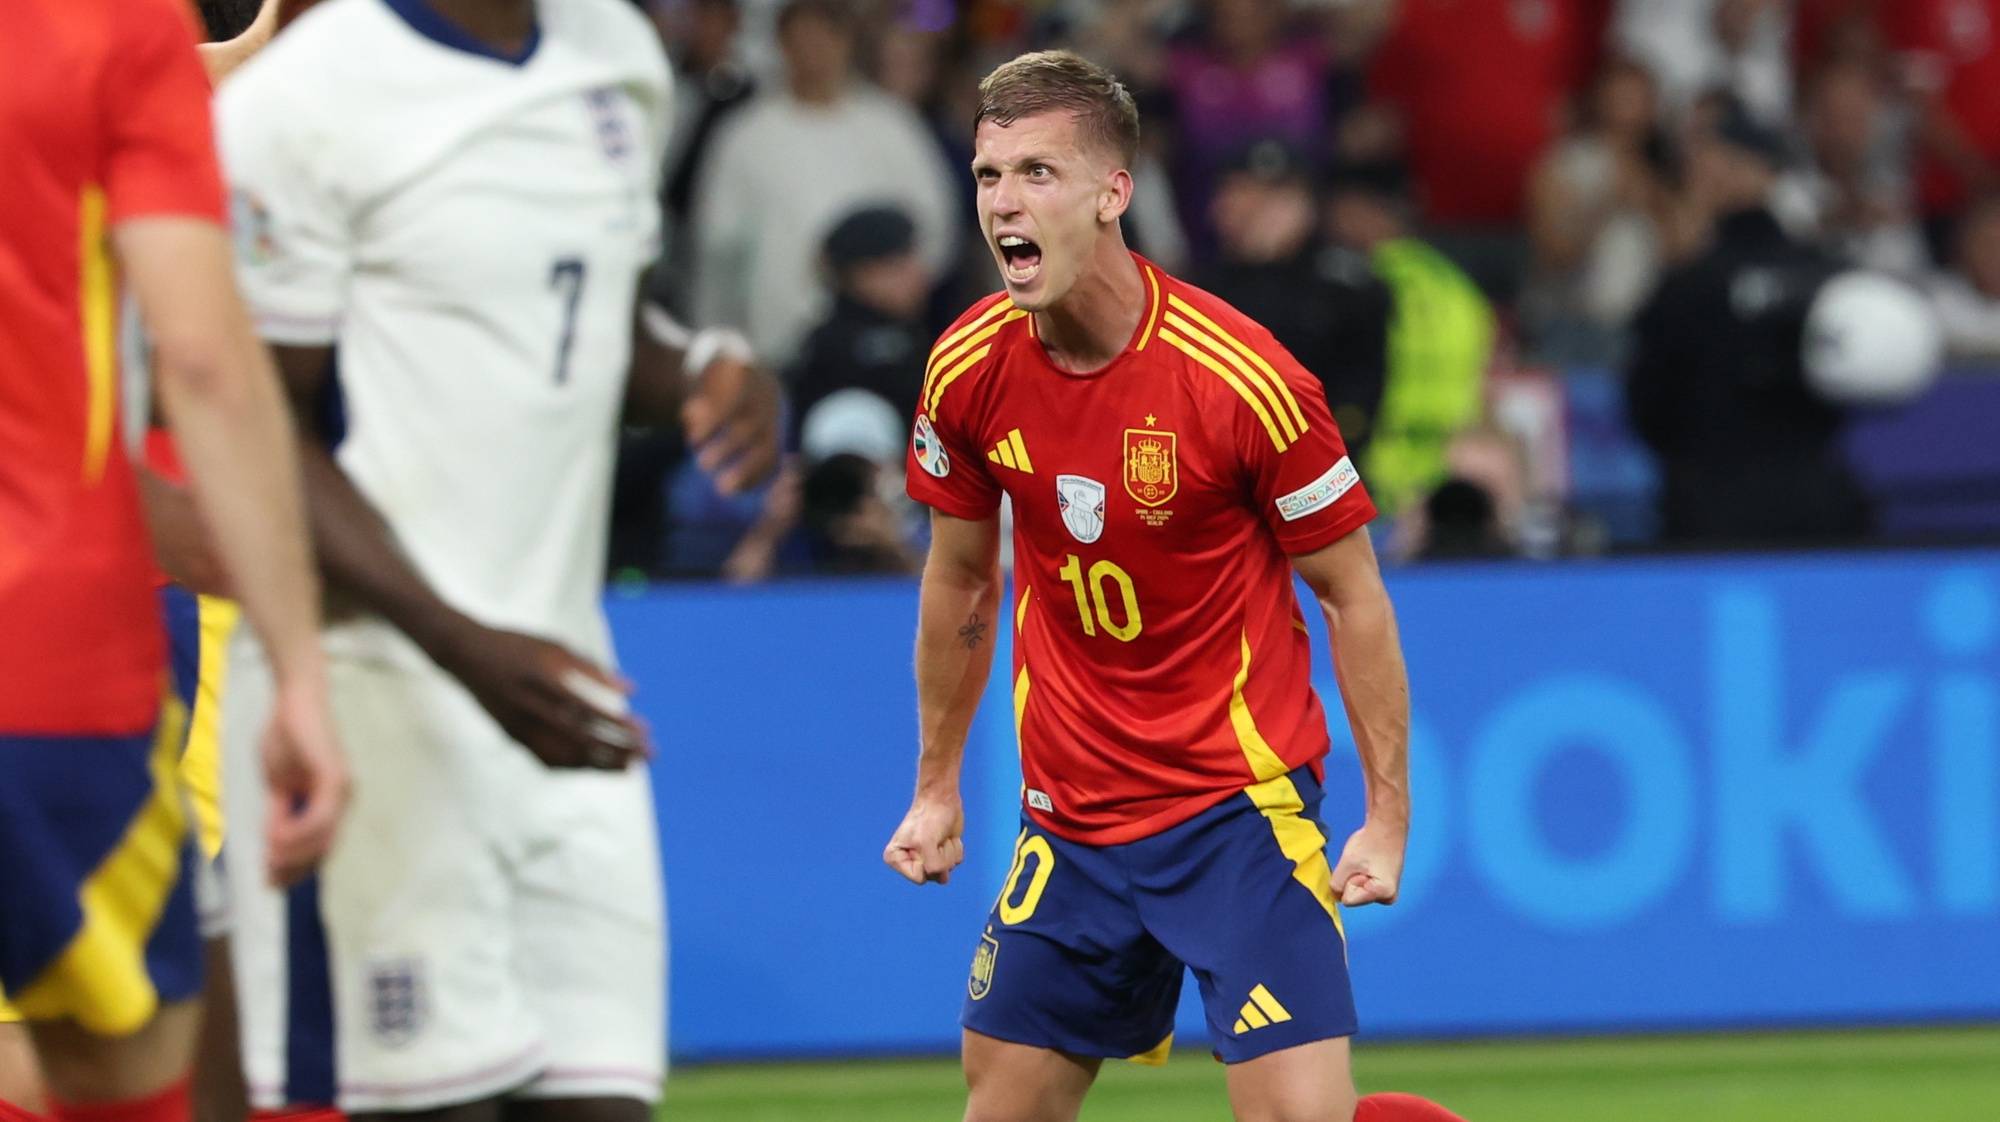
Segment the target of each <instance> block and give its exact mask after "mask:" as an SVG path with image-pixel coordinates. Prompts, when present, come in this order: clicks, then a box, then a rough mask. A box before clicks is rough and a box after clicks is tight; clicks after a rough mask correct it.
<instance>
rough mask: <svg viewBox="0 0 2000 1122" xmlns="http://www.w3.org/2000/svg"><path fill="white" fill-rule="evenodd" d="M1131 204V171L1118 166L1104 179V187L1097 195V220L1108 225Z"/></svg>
mask: <svg viewBox="0 0 2000 1122" xmlns="http://www.w3.org/2000/svg"><path fill="white" fill-rule="evenodd" d="M1131 205H1132V173H1131V172H1129V171H1126V170H1125V169H1124V168H1119V169H1118V170H1117V171H1114V172H1112V173H1111V176H1110V178H1108V179H1106V180H1105V181H1104V188H1103V190H1102V191H1100V192H1099V193H1098V196H1097V221H1098V222H1099V223H1101V224H1105V225H1109V224H1110V223H1113V222H1116V221H1118V219H1119V217H1120V216H1122V215H1123V214H1124V213H1125V210H1126V208H1127V207H1130V206H1131Z"/></svg>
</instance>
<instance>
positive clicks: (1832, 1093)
mask: <svg viewBox="0 0 2000 1122" xmlns="http://www.w3.org/2000/svg"><path fill="white" fill-rule="evenodd" d="M1354 1066H1355V1076H1356V1080H1357V1081H1358V1082H1359V1083H1360V1085H1361V1089H1362V1090H1363V1092H1367V1091H1388V1090H1397V1091H1411V1092H1414V1093H1417V1094H1421V1095H1425V1096H1428V1097H1430V1098H1433V1099H1436V1100H1438V1101H1439V1102H1442V1103H1444V1104H1445V1105H1446V1106H1449V1107H1451V1108H1452V1109H1454V1110H1456V1111H1458V1112H1459V1113H1460V1114H1463V1115H1464V1116H1465V1117H1466V1118H1467V1119H1469V1120H1470V1122H2000V1027H1993V1028H1950V1029H1924V1030H1869V1031H1851V1032H1843V1031H1824V1032H1808V1033H1792V1034H1762V1033H1758V1034H1744V1035H1717V1036H1674V1037H1638V1038H1629V1037H1628V1038H1615V1039H1585V1040H1557V1041H1493V1042H1479V1043H1437V1044H1392V1045H1374V1046H1370V1045H1366V1044H1364V1045H1362V1046H1360V1047H1359V1048H1357V1049H1356V1052H1355V1065H1354ZM964 1102H965V1100H964V1092H963V1090H962V1089H961V1084H960V1082H959V1075H958V1067H957V1064H956V1063H954V1062H953V1061H951V1060H945V1059H938V1060H895V1061H873V1060H857V1061H853V1062H848V1063H813V1064H746V1065H718V1066H694V1067H687V1068H682V1069H678V1070H676V1071H675V1073H674V1076H673V1078H672V1079H671V1080H669V1081H668V1084H667V1097H666V1102H665V1104H664V1105H663V1106H662V1107H661V1109H660V1118H661V1119H663V1120H667V1122H955V1120H956V1119H958V1118H959V1117H960V1115H961V1112H962V1111H963V1109H964ZM1228 1118H1229V1108H1228V1104H1227V1099H1226V1098H1225V1093H1224V1089H1223V1071H1222V1067H1221V1065H1219V1064H1217V1063H1215V1062H1214V1061H1212V1060H1210V1059H1208V1058H1207V1057H1206V1055H1205V1054H1200V1053H1195V1052H1193V1051H1191V1050H1187V1049H1183V1050H1181V1051H1180V1052H1178V1053H1177V1054H1176V1057H1175V1059H1174V1061H1173V1062H1172V1063H1170V1064H1168V1065H1167V1066H1166V1067H1164V1068H1140V1067H1136V1066H1134V1065H1131V1064H1106V1065H1105V1067H1104V1073H1103V1075H1101V1076H1100V1077H1099V1078H1098V1081H1097V1088H1096V1089H1095V1090H1094V1091H1093V1092H1092V1093H1091V1097H1090V1100H1089V1101H1088V1102H1087V1103H1086V1104H1085V1105H1084V1108H1083V1122H1227V1120H1228Z"/></svg>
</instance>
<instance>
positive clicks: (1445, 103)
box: [1369, 0, 1601, 226]
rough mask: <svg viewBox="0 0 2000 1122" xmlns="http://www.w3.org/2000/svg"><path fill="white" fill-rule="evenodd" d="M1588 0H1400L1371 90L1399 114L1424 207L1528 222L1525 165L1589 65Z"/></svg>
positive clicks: (1445, 215) (1489, 220)
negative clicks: (1524, 198) (1524, 203)
mask: <svg viewBox="0 0 2000 1122" xmlns="http://www.w3.org/2000/svg"><path fill="white" fill-rule="evenodd" d="M1587 7H1588V5H1584V4H1581V3H1580V2H1579V0H1400V2H1399V3H1398V4H1397V5H1396V16H1395V23H1394V25H1393V26H1392V27H1391V28H1390V30H1389V34H1388V37H1387V38H1386V39H1385V40H1384V41H1383V43H1382V45H1381V47H1380V48H1379V49H1378V51H1377V53H1376V56H1375V59H1374V62H1373V63H1372V64H1371V66H1370V69H1369V89H1370V92H1371V93H1372V94H1373V95H1374V96H1375V97H1376V98H1377V99H1379V100H1381V101H1384V102H1387V103H1389V104H1390V105H1393V106H1395V107H1396V108H1397V109H1399V110H1400V111H1401V113H1402V117H1403V126H1404V146H1405V149H1406V150H1407V152H1408V153H1409V161H1410V171H1411V173H1412V175H1413V177H1414V178H1415V180H1416V183H1417V187H1418V190H1419V192H1420V201H1421V203H1422V205H1423V209H1424V213H1425V215H1426V217H1428V218H1429V219H1430V220H1432V221H1434V222H1440V223H1446V224H1453V225H1489V226H1493V225H1513V224H1516V223H1518V222H1519V221H1520V217H1521V203H1522V196H1523V192H1524V190H1525V187H1526V184H1527V179H1528V173H1529V171H1530V170H1531V169H1532V168H1533V167H1534V164H1535V161H1536V160H1537V159H1538V158H1539V157H1540V156H1541V154H1542V152H1543V150H1544V149H1546V148H1547V147H1548V145H1549V142H1550V141H1551V140H1552V139H1554V137H1555V136H1556V133H1557V131H1558V130H1559V128H1560V126H1561V124H1562V115H1563V109H1564V106H1565V104H1566V101H1567V99H1568V97H1569V95H1570V92H1571V91H1572V90H1574V89H1576V88H1578V86H1579V85H1580V83H1581V80H1582V78H1583V77H1584V73H1585V70H1586V68H1587V67H1588V66H1589V65H1590V64H1591V52H1590V51H1589V50H1588V44H1587V42H1586V41H1585V35H1586V34H1587V25H1591V24H1596V23H1600V22H1601V21H1600V20H1597V19H1595V18H1594V17H1593V16H1592V13H1591V11H1587V10H1586V8H1587Z"/></svg>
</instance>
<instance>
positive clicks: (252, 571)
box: [113, 218, 324, 680]
mask: <svg viewBox="0 0 2000 1122" xmlns="http://www.w3.org/2000/svg"><path fill="white" fill-rule="evenodd" d="M113 240H114V244H115V245H116V247H117V250H118V255H119V259H120V264H121V265H123V266H124V269H125V275H126V278H127V280H128V283H129V284H130V286H131V289H132V292H133V294H134V296H135V297H136V299H137V300H138V303H139V308H140V313H141V315H142V317H143V319H144V320H145V324H146V329H147V332H148V334H149V335H150V336H151V338H152V340H153V343H154V355H155V362H156V371H157V377H158V382H159V389H160V399H161V406H162V408H163V410H164V412H165V414H166V417H167V421H168V423H169V425H170V426H171V428H172V429H173V432H174V434H175V436H176V438H177V439H178V443H179V447H180V454H181V458H182V460H183V461H184V462H185V463H186V465H187V469H188V475H189V477H190V479H191V481H192V486H193V489H194V493H195V499H196V502H197V503H198V504H199V506H200V509H201V513H202V516H203V521H204V522H205V523H206V524H207V525H208V526H209V527H210V528H211V529H212V531H213V533H214V536H215V543H216V549H217V552H218V553H219V554H220V555H221V560H222V564H223V566H224V568H225V569H226V570H227V572H228V574H229V578H230V581H231V584H232V586H233V587H234V589H235V593H236V596H237V597H238V599H240V600H241V601H242V603H243V609H244V612H245V613H246V614H247V615H248V616H249V619H250V622H251V625H252V626H253V627H255V628H256V630H257V633H258V635H259V636H260V637H261V638H262V639H263V641H264V643H265V646H266V648H267V650H268V651H269V654H270V657H271V660H272V666H273V668H274V669H275V670H276V672H277V674H278V675H279V676H280V678H281V679H286V680H301V679H311V680H317V679H319V678H321V677H322V676H323V674H324V671H323V669H322V661H321V657H320V654H319V582H318V580H317V578H316V577H315V575H314V572H313V568H312V564H311V555H310V553H309V550H308V543H307V538H306V532H305V520H304V515H303V513H302V511H301V506H302V499H301V494H302V491H301V487H300V480H299V467H298V456H297V453H296V450H295V442H294V440H293V435H292V428H291V423H290V420H289V418H288V417H287V415H286V412H285V408H284V403H283V398H282V396H281V395H280V393H279V389H278V380H277V376H276V374H275V372H274V371H273V370H272V368H271V360H270V356H269V354H268V353H267V352H266V351H265V350H264V347H263V344H262V343H260V342H259V341H258V339H257V337H256V334H255V333H254V332H253V331H252V329H251V326H250V319H249V315H248V314H247V312H245V310H244V308H243V306H242V303H241V301H240V300H239V299H238V297H237V295H236V288H235V282H234V280H233V277H232V273H231V268H232V267H231V264H230V256H229V253H230V251H229V242H228V239H227V237H226V236H225V235H224V234H223V232H222V230H221V229H220V228H219V227H217V226H215V225H214V224H212V223H207V222H202V221H198V220H194V219H182V218H156V219H141V220H138V221H134V222H129V223H124V224H121V225H120V226H119V227H118V229H117V230H116V231H115V232H114V235H113Z"/></svg>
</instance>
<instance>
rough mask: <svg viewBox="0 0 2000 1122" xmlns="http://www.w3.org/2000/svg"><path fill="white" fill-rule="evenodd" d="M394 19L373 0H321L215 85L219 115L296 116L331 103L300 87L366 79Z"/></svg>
mask: <svg viewBox="0 0 2000 1122" xmlns="http://www.w3.org/2000/svg"><path fill="white" fill-rule="evenodd" d="M393 19H394V17H393V16H392V15H391V13H390V12H389V10H388V8H387V7H386V6H384V5H382V4H381V3H379V2H377V0H320V2H319V3H317V4H314V5H313V6H312V7H310V8H307V9H306V10H305V11H304V12H303V13H301V14H300V15H299V17H298V18H297V19H295V20H293V21H292V22H291V23H290V24H288V25H287V26H286V27H285V29H284V31H282V32H280V33H279V34H278V35H276V36H274V37H272V39H271V41H270V42H269V43H268V44H266V45H265V46H264V47H263V49H261V50H259V51H258V52H257V53H256V54H255V55H253V56H251V58H250V59H249V60H248V61H246V62H245V63H244V64H243V65H242V66H239V67H237V68H236V69H235V70H233V71H231V72H230V75H229V77H228V78H227V79H225V80H224V81H223V83H222V85H221V86H220V87H218V88H217V89H216V91H215V104H216V112H217V114H218V116H219V117H220V119H221V120H223V121H224V122H225V123H226V122H228V121H229V120H230V119H231V118H234V117H238V116H256V115H259V114H260V113H271V114H282V115H283V116H284V117H285V118H287V119H288V120H291V121H296V119H297V118H299V117H300V116H302V115H311V114H313V113H314V112H315V111H316V110H318V109H322V108H330V106H328V105H327V104H326V101H327V99H324V98H313V97H306V96H302V91H305V90H314V91H320V92H324V91H326V90H327V89H328V87H329V86H338V85H339V84H340V83H342V82H343V81H348V82H351V83H352V84H354V85H356V86H363V85H365V82H366V74H367V70H368V68H369V66H370V65H371V61H372V60H373V59H375V58H376V57H378V56H377V53H376V50H375V48H376V47H377V46H379V45H380V44H381V42H382V41H383V40H384V39H385V38H387V37H390V36H393V35H394V34H395V31H396V28H395V25H394V23H393V22H392V21H393ZM316 103H318V104H316Z"/></svg>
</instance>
